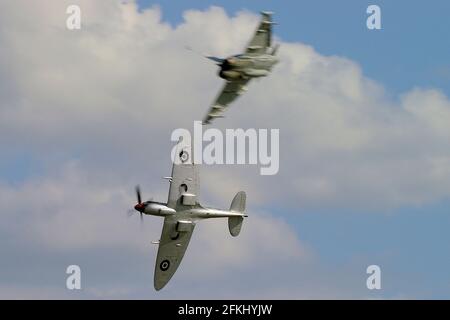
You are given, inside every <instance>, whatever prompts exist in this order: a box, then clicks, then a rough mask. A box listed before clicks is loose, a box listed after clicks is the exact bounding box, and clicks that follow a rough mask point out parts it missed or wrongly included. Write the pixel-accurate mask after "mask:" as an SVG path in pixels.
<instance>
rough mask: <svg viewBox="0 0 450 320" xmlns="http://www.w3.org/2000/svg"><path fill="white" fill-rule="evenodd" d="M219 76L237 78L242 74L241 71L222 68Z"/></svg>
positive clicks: (228, 78)
mask: <svg viewBox="0 0 450 320" xmlns="http://www.w3.org/2000/svg"><path fill="white" fill-rule="evenodd" d="M219 77H221V78H223V79H225V80H237V79H240V78H241V77H242V75H241V73H240V72H238V71H234V70H227V71H223V70H221V71H220V72H219Z"/></svg>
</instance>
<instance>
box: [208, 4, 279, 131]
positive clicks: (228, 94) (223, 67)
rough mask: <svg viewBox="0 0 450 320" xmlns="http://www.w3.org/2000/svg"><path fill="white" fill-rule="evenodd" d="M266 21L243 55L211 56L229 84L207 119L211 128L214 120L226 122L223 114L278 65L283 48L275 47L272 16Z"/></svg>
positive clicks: (268, 14)
mask: <svg viewBox="0 0 450 320" xmlns="http://www.w3.org/2000/svg"><path fill="white" fill-rule="evenodd" d="M261 15H262V18H261V21H260V23H259V25H258V28H257V29H256V32H255V34H254V36H253V38H252V39H251V41H250V42H249V44H248V45H247V48H246V50H245V52H244V53H243V54H237V55H234V56H231V57H228V58H225V59H223V58H218V57H212V56H207V57H206V58H208V59H210V60H212V61H214V62H216V63H217V65H218V66H219V67H220V70H219V73H218V74H219V76H220V77H221V78H223V79H225V80H226V83H225V85H224V87H223V88H222V90H221V91H220V93H219V95H218V96H217V98H216V100H215V101H214V103H213V104H212V106H211V107H210V109H209V111H208V114H207V115H206V117H205V118H204V119H203V124H209V123H211V121H212V120H213V119H214V118H223V115H222V113H223V111H224V110H225V108H226V107H227V106H228V105H229V104H230V103H231V102H233V101H234V100H235V99H236V98H237V97H238V96H239V95H241V94H242V93H244V92H245V91H247V87H246V85H247V83H248V82H249V81H250V79H252V78H258V77H265V76H267V75H268V74H269V73H270V71H271V70H272V67H273V66H274V65H275V64H276V63H277V62H278V59H277V58H276V57H275V54H276V52H277V50H278V47H279V45H276V46H274V47H272V24H274V22H272V12H261Z"/></svg>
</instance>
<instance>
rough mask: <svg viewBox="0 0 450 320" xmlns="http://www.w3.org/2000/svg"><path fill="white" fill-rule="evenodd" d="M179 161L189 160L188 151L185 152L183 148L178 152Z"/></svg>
mask: <svg viewBox="0 0 450 320" xmlns="http://www.w3.org/2000/svg"><path fill="white" fill-rule="evenodd" d="M179 157H180V160H181V162H183V163H184V162H186V161H188V160H189V153H187V152H186V151H185V150H183V151H181V152H180V154H179Z"/></svg>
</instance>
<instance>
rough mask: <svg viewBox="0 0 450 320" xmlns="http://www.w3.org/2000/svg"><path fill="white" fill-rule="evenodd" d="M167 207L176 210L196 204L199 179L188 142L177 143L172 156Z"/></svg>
mask: <svg viewBox="0 0 450 320" xmlns="http://www.w3.org/2000/svg"><path fill="white" fill-rule="evenodd" d="M172 160H173V166H172V176H171V178H170V188H169V198H168V200H167V206H168V207H169V208H173V209H177V207H179V206H183V205H195V204H196V203H198V200H197V199H198V193H199V189H200V187H199V184H200V183H199V177H198V170H197V167H196V166H195V165H194V160H193V154H192V146H191V145H190V141H179V142H178V144H177V147H176V151H175V154H174V159H172Z"/></svg>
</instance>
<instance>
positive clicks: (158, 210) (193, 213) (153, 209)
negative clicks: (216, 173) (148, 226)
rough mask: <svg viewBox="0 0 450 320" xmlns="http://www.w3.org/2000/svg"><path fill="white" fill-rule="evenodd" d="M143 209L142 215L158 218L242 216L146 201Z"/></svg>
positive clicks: (201, 208)
mask: <svg viewBox="0 0 450 320" xmlns="http://www.w3.org/2000/svg"><path fill="white" fill-rule="evenodd" d="M144 206H145V207H144V209H143V210H142V213H144V214H147V215H152V216H158V217H167V216H171V215H177V216H178V217H180V218H189V219H195V220H200V219H209V218H229V217H242V216H243V214H242V213H239V212H233V211H229V210H221V209H214V208H203V207H202V206H200V205H197V206H180V208H179V209H178V210H175V209H172V208H169V207H168V206H167V205H166V204H165V203H161V202H155V201H147V202H144Z"/></svg>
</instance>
